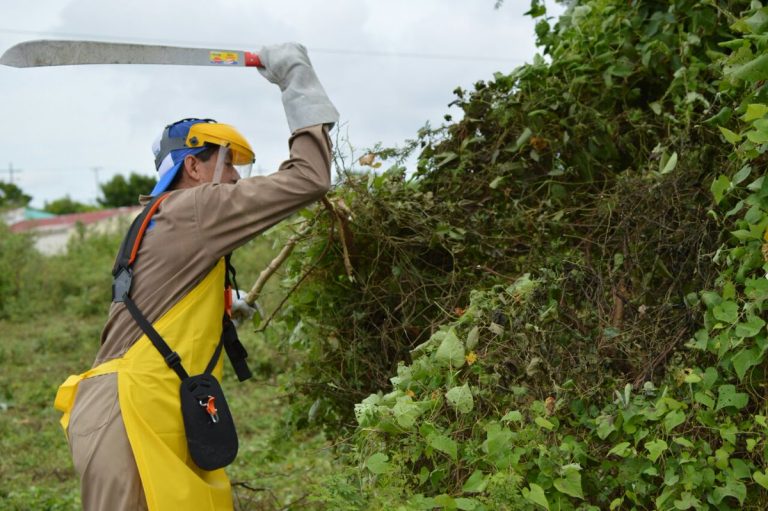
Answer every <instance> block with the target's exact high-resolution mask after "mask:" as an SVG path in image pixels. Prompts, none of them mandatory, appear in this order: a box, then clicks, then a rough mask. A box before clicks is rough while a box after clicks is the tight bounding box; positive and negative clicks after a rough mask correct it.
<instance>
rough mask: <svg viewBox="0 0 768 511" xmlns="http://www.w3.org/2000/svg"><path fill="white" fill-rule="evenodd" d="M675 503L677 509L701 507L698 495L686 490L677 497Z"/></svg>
mask: <svg viewBox="0 0 768 511" xmlns="http://www.w3.org/2000/svg"><path fill="white" fill-rule="evenodd" d="M674 504H675V509H681V510H682V509H691V508H696V509H700V508H701V501H700V500H699V499H697V498H696V497H694V495H693V494H692V493H691V492H688V491H684V492H683V493H681V494H680V498H679V499H676V500H675V502H674Z"/></svg>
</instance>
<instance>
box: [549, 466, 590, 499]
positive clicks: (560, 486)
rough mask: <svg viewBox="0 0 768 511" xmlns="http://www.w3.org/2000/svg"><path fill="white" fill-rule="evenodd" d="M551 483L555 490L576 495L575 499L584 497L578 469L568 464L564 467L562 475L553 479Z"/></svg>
mask: <svg viewBox="0 0 768 511" xmlns="http://www.w3.org/2000/svg"><path fill="white" fill-rule="evenodd" d="M553 484H554V485H555V488H557V491H559V492H561V493H565V494H566V495H570V496H571V497H576V498H577V499H583V498H584V492H583V491H582V489H581V473H580V472H579V469H577V468H575V467H573V466H569V467H566V468H564V470H563V477H562V478H560V479H555V480H554V482H553Z"/></svg>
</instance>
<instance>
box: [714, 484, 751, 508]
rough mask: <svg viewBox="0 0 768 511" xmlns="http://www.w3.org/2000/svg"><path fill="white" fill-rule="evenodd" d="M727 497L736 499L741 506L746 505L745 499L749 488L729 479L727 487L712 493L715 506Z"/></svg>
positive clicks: (716, 489)
mask: <svg viewBox="0 0 768 511" xmlns="http://www.w3.org/2000/svg"><path fill="white" fill-rule="evenodd" d="M725 497H735V498H736V500H738V501H739V504H744V499H746V498H747V487H746V486H745V485H744V483H742V482H739V481H737V480H735V479H728V480H727V481H726V483H725V486H722V487H719V488H715V489H714V490H713V491H712V498H713V499H714V501H715V504H720V502H722V501H723V499H724V498H725Z"/></svg>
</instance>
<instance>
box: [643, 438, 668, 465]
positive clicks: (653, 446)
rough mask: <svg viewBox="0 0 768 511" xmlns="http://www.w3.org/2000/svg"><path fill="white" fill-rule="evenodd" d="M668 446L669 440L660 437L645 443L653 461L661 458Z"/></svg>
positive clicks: (649, 456) (649, 457)
mask: <svg viewBox="0 0 768 511" xmlns="http://www.w3.org/2000/svg"><path fill="white" fill-rule="evenodd" d="M668 447H669V446H668V445H667V442H665V441H664V440H662V439H660V438H659V439H657V440H652V441H650V442H646V443H645V448H646V449H647V450H648V459H649V460H651V461H653V462H656V460H657V459H659V456H661V454H662V453H663V452H664V451H666V450H667V448H668Z"/></svg>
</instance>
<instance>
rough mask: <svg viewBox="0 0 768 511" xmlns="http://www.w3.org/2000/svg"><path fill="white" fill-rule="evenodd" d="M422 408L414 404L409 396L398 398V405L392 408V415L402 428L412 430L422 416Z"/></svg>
mask: <svg viewBox="0 0 768 511" xmlns="http://www.w3.org/2000/svg"><path fill="white" fill-rule="evenodd" d="M421 412H422V408H421V407H420V406H419V405H417V404H416V403H414V402H413V400H412V399H411V398H410V397H409V396H403V397H399V398H397V403H395V406H393V407H392V413H393V414H394V416H395V421H397V424H398V425H399V426H400V427H403V428H406V429H407V428H410V427H412V426H413V425H414V424H415V423H416V419H418V418H419V415H421Z"/></svg>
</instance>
